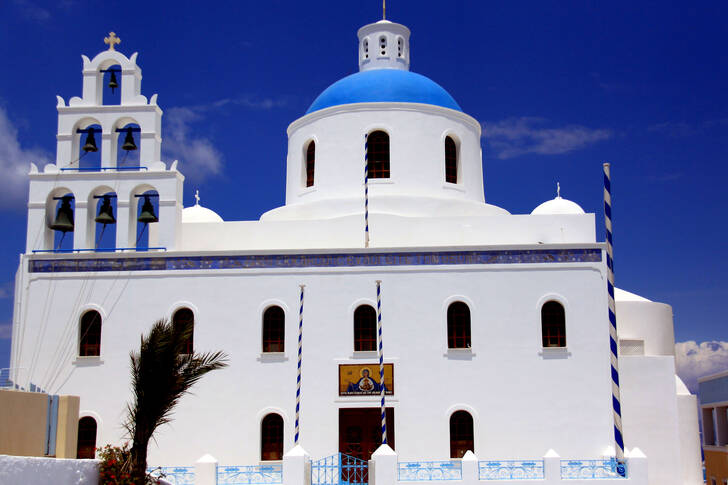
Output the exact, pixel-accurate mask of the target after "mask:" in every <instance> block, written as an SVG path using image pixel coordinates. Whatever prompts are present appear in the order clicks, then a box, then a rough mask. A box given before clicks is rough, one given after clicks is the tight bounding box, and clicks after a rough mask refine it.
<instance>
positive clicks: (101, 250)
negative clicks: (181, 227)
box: [33, 246, 167, 254]
mask: <svg viewBox="0 0 728 485" xmlns="http://www.w3.org/2000/svg"><path fill="white" fill-rule="evenodd" d="M151 250H157V251H159V250H161V251H166V250H167V248H165V247H164V246H152V247H150V248H80V249H34V250H33V254H37V253H113V252H114V251H151Z"/></svg>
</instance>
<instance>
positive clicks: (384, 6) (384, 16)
mask: <svg viewBox="0 0 728 485" xmlns="http://www.w3.org/2000/svg"><path fill="white" fill-rule="evenodd" d="M382 20H387V0H382Z"/></svg>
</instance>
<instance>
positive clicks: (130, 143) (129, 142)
mask: <svg viewBox="0 0 728 485" xmlns="http://www.w3.org/2000/svg"><path fill="white" fill-rule="evenodd" d="M121 148H122V149H124V150H126V151H128V152H129V151H132V150H136V149H137V146H136V143H134V136H133V135H132V134H131V128H127V129H126V137H124V144H123V145H121Z"/></svg>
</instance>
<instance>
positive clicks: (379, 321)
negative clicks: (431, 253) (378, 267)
mask: <svg viewBox="0 0 728 485" xmlns="http://www.w3.org/2000/svg"><path fill="white" fill-rule="evenodd" d="M377 338H378V340H379V395H380V396H381V398H382V444H383V445H386V444H387V410H386V408H385V407H384V394H385V389H384V350H383V347H382V281H381V280H377Z"/></svg>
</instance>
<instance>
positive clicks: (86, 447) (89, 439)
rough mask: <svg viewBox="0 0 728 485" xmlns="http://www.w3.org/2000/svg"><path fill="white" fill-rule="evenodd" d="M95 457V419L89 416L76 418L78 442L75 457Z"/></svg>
mask: <svg viewBox="0 0 728 485" xmlns="http://www.w3.org/2000/svg"><path fill="white" fill-rule="evenodd" d="M95 457H96V420H95V419H94V418H92V417H90V416H84V417H83V418H81V419H79V420H78V442H77V447H76V458H78V459H83V458H91V459H93V458H95Z"/></svg>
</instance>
